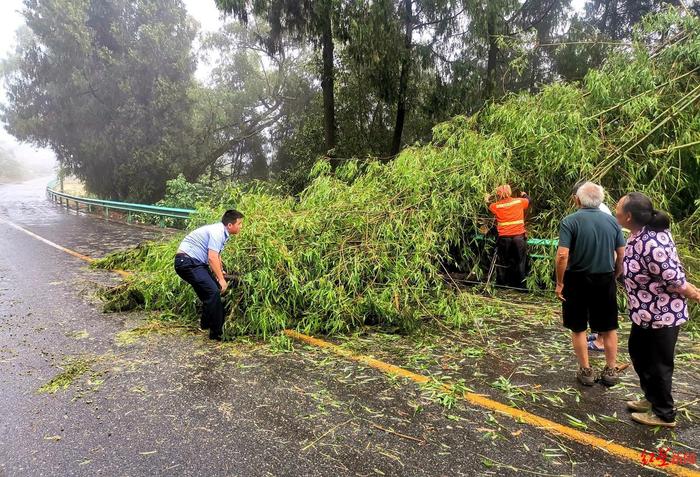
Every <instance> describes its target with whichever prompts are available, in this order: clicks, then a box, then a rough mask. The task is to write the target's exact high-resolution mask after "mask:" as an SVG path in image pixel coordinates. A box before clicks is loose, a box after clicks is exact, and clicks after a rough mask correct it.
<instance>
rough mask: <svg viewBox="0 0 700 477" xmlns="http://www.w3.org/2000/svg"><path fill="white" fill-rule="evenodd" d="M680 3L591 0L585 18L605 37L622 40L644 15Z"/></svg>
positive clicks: (642, 0)
mask: <svg viewBox="0 0 700 477" xmlns="http://www.w3.org/2000/svg"><path fill="white" fill-rule="evenodd" d="M679 4H680V0H664V1H659V0H589V1H588V2H586V17H585V18H586V21H587V22H589V23H590V24H592V25H593V26H595V27H596V28H597V29H598V31H600V32H601V33H602V34H603V35H604V36H605V37H607V38H610V39H611V40H620V39H624V38H629V37H630V34H631V33H632V27H633V26H634V25H635V24H636V23H638V22H639V21H640V20H641V19H642V17H643V16H644V15H647V14H649V13H652V12H658V11H660V10H661V9H662V8H664V6H666V5H679Z"/></svg>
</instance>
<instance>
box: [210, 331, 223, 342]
mask: <svg viewBox="0 0 700 477" xmlns="http://www.w3.org/2000/svg"><path fill="white" fill-rule="evenodd" d="M209 339H210V340H214V341H222V339H221V335H213V334H211V333H209Z"/></svg>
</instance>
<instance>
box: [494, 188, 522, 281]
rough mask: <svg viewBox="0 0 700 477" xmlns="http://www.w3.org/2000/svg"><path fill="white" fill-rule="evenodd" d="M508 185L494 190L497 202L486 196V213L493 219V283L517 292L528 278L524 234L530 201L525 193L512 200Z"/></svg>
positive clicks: (511, 192)
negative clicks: (494, 257)
mask: <svg viewBox="0 0 700 477" xmlns="http://www.w3.org/2000/svg"><path fill="white" fill-rule="evenodd" d="M512 195H513V191H512V190H511V188H510V185H508V184H503V185H501V186H499V187H498V188H496V199H497V200H496V202H492V200H493V197H492V194H486V197H485V200H486V203H487V204H488V207H489V210H490V211H491V213H492V214H493V215H495V216H496V230H497V231H498V240H497V241H496V260H497V261H496V265H497V267H496V283H497V284H499V285H506V286H511V287H516V288H524V287H525V276H526V275H527V268H528V257H527V237H526V232H525V210H526V209H527V208H528V207H529V205H530V198H529V197H528V195H527V194H526V193H525V192H522V193H521V194H520V197H517V198H515V197H513V196H512Z"/></svg>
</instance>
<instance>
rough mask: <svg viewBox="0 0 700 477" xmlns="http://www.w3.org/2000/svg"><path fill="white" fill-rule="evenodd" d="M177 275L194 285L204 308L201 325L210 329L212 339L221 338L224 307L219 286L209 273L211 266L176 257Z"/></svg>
mask: <svg viewBox="0 0 700 477" xmlns="http://www.w3.org/2000/svg"><path fill="white" fill-rule="evenodd" d="M175 273H177V274H178V275H179V276H180V278H182V279H183V280H185V281H186V282H187V283H189V284H190V285H192V288H194V291H195V293H197V296H198V297H199V299H200V300H202V304H203V305H204V307H203V308H202V317H201V321H200V325H201V327H202V328H203V329H207V328H209V337H210V338H220V337H221V333H222V332H223V326H224V306H223V304H222V303H221V293H220V292H219V286H218V284H217V283H216V281H214V278H213V277H212V276H211V273H209V266H208V265H207V264H206V263H202V262H200V261H199V260H197V259H194V258H192V257H188V256H186V255H177V256H175Z"/></svg>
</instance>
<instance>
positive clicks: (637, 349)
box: [628, 323, 680, 422]
mask: <svg viewBox="0 0 700 477" xmlns="http://www.w3.org/2000/svg"><path fill="white" fill-rule="evenodd" d="M679 328H680V327H679V326H668V327H664V328H656V329H653V328H642V327H641V326H637V325H636V324H634V323H632V329H631V330H630V339H629V343H628V349H629V353H630V358H631V359H632V364H633V365H634V370H635V371H636V372H637V376H639V385H640V387H641V388H642V391H644V397H645V398H646V400H647V401H649V402H650V403H651V410H652V411H653V412H654V414H656V415H657V416H659V417H660V418H661V419H662V420H664V421H667V422H671V421H674V420H675V418H676V411H675V409H674V408H673V396H672V395H671V384H672V381H673V354H674V352H675V349H676V341H677V340H678V331H679Z"/></svg>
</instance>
